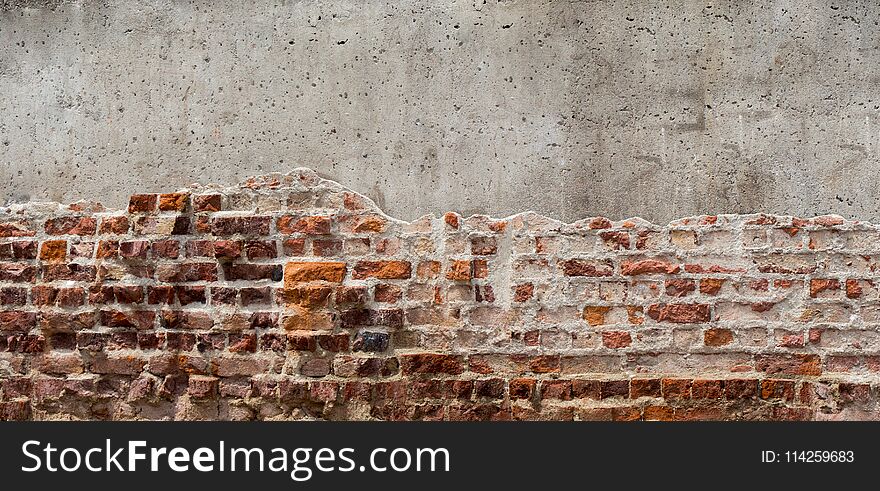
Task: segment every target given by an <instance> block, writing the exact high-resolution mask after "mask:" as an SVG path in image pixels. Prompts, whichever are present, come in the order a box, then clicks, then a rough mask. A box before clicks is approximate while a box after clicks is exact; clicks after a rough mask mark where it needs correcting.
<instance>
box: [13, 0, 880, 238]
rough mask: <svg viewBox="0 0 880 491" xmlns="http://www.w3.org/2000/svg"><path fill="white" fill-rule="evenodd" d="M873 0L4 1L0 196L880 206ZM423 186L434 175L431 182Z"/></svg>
mask: <svg viewBox="0 0 880 491" xmlns="http://www.w3.org/2000/svg"><path fill="white" fill-rule="evenodd" d="M878 22H880V7H878V6H877V2H876V1H875V0H841V1H835V2H827V1H819V0H766V1H760V2H757V1H742V0H706V1H704V0H699V1H697V0H669V1H663V2H650V1H634V0H602V1H574V0H554V1H548V0H504V1H498V0H394V1H387V2H383V1H377V0H329V1H319V0H304V1H290V0H289V1H266V0H220V1H208V0H190V1H179V0H175V1H171V0H152V1H133V0H107V1H101V2H85V1H80V2H76V1H74V2H69V1H63V0H3V1H0V107H2V108H3V112H2V115H0V201H6V200H10V199H11V200H15V201H27V200H29V199H33V200H45V199H49V200H53V201H59V202H71V201H75V200H78V199H91V197H94V196H100V197H101V198H102V199H103V200H104V202H105V203H106V204H108V205H110V206H113V207H115V208H122V207H124V206H125V204H126V200H127V198H128V195H129V194H132V193H135V192H162V191H166V190H168V189H176V188H178V187H182V186H185V185H187V184H189V183H191V182H204V177H203V176H206V175H210V176H212V179H213V180H215V181H216V182H220V183H225V184H227V185H232V184H236V183H238V182H241V181H242V180H244V179H245V178H246V177H248V176H251V175H260V174H265V173H268V172H275V171H281V172H286V171H288V170H289V169H291V168H293V167H296V166H297V165H300V164H302V165H309V166H313V167H314V168H315V169H316V170H318V171H319V172H321V173H322V175H324V176H326V177H329V178H332V179H335V180H337V181H339V182H342V183H343V184H345V185H347V186H349V187H351V188H352V189H354V190H356V191H358V192H361V193H363V194H366V195H367V196H370V197H371V198H373V199H374V200H375V201H376V202H377V203H378V204H379V205H380V206H382V207H383V209H385V210H386V211H387V212H389V213H390V214H392V215H394V216H397V217H401V218H405V219H413V218H416V217H418V216H420V215H421V214H423V213H442V212H444V211H449V210H452V211H458V212H460V213H462V214H464V215H470V214H472V213H486V214H491V215H495V216H507V215H510V214H512V213H516V212H522V211H526V210H534V211H536V212H538V213H542V214H544V215H547V216H550V217H553V218H557V219H560V220H566V221H573V220H577V219H580V218H582V217H585V216H593V215H605V216H610V217H614V218H616V219H619V218H624V217H627V216H642V217H645V218H647V219H649V220H652V221H654V222H656V223H666V222H668V221H670V220H672V219H675V218H678V217H682V216H690V215H695V214H714V213H750V212H765V213H779V214H794V215H799V216H813V215H817V214H825V213H838V214H840V215H842V216H845V217H848V218H858V219H862V220H873V221H880V181H878V180H877V179H876V178H875V176H876V175H877V173H878V170H880V156H878V155H880V154H878V150H880V141H878V135H880V127H878V116H880V84H878V83H877V74H876V70H875V69H874V68H875V67H876V66H878V64H880V29H877V28H876V26H877V25H878ZM414 189H418V190H419V192H412V190H414Z"/></svg>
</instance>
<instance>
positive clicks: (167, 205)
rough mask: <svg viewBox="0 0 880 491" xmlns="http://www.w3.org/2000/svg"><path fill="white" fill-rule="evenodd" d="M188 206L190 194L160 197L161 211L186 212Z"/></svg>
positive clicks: (161, 195)
mask: <svg viewBox="0 0 880 491" xmlns="http://www.w3.org/2000/svg"><path fill="white" fill-rule="evenodd" d="M188 204H189V194H188V193H166V194H160V195H159V210H160V211H185V210H186V207H187V205H188Z"/></svg>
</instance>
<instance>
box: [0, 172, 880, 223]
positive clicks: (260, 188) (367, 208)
mask: <svg viewBox="0 0 880 491" xmlns="http://www.w3.org/2000/svg"><path fill="white" fill-rule="evenodd" d="M175 193H189V194H192V195H210V194H219V195H221V196H223V197H225V198H227V199H229V198H230V197H232V198H235V197H239V198H241V197H243V196H247V197H249V198H250V199H240V200H239V201H240V203H243V204H245V205H247V204H251V205H252V206H250V207H244V206H238V207H235V208H233V209H230V210H224V211H225V212H238V213H245V212H247V213H255V212H267V213H271V212H282V211H285V210H289V209H294V207H290V206H288V204H287V203H286V200H287V199H288V198H289V197H290V196H291V195H292V194H297V193H311V194H313V195H316V196H318V195H323V196H337V197H339V196H343V195H348V196H349V198H348V199H349V200H350V201H351V202H356V203H357V204H356V205H355V206H356V207H357V210H356V211H360V212H370V213H377V214H379V215H380V216H381V217H383V218H385V219H386V220H389V221H392V222H395V223H397V224H399V225H411V224H415V223H418V222H421V221H424V220H433V219H437V218H439V217H440V216H442V217H446V218H448V219H449V220H462V221H465V222H468V221H487V222H492V221H497V222H518V223H521V224H522V225H523V226H527V227H528V228H542V229H545V230H550V231H552V230H556V229H558V230H560V231H563V230H564V229H574V230H576V229H604V228H618V229H619V228H624V229H652V228H658V229H659V228H691V227H707V226H708V227H711V226H717V227H723V226H738V225H739V226H742V225H745V226H761V225H766V226H776V227H798V228H804V227H819V228H823V227H829V226H833V227H837V228H877V227H878V224H873V223H870V222H865V221H860V220H847V219H845V218H844V217H842V216H839V215H819V216H814V217H809V218H802V217H796V216H791V215H772V214H764V213H752V214H718V215H696V216H688V217H682V218H678V219H675V220H672V221H670V222H669V223H668V224H665V225H664V224H656V223H653V222H650V221H648V220H645V219H643V218H641V217H630V218H623V219H618V220H614V219H612V218H606V217H585V218H583V219H580V220H577V221H574V222H571V223H566V222H563V221H559V220H556V219H553V218H549V217H547V216H544V215H541V214H539V213H536V212H533V211H524V212H520V213H516V214H512V215H508V216H506V217H492V216H488V215H482V214H477V215H471V216H469V217H463V216H461V215H459V214H458V213H456V212H454V211H449V212H447V213H442V212H441V214H440V215H437V214H426V215H423V216H422V217H419V218H417V219H414V220H412V221H406V220H401V219H398V218H396V217H393V216H390V215H388V214H386V213H385V212H384V211H383V210H382V209H381V208H380V207H379V206H378V205H376V203H375V202H374V201H373V200H371V199H370V198H368V197H366V196H364V195H362V194H360V193H357V192H355V191H353V190H351V189H349V188H347V187H345V186H343V185H341V184H339V183H338V182H336V181H333V180H330V179H325V178H323V177H321V176H319V175H318V173H317V172H315V171H314V170H312V169H310V168H308V167H298V168H296V169H293V170H292V171H290V172H288V173H271V174H265V175H261V176H254V177H250V178H248V179H246V180H245V181H244V182H242V183H240V184H238V185H234V186H223V185H218V184H205V185H203V184H198V183H194V184H191V185H190V186H187V187H184V188H181V189H177V190H170V189H167V190H156V191H154V190H145V191H144V193H143V194H146V195H161V194H175ZM273 198H275V199H274V200H273ZM328 204H332V205H336V204H340V205H342V203H332V201H329V202H328ZM305 208H309V209H316V208H322V206H320V205H313V206H308V207H300V209H305ZM323 208H328V209H331V208H336V206H323ZM124 211H125V210H124V209H112V208H106V207H104V206H103V205H102V204H101V203H100V201H99V200H98V199H95V200H94V201H89V200H81V201H77V202H74V203H70V204H62V203H58V202H42V201H31V202H25V203H14V204H9V205H7V206H3V207H0V217H2V219H5V220H13V219H15V218H16V217H20V218H25V217H27V216H33V215H48V214H75V213H81V214H90V213H91V214H94V213H100V214H108V215H112V214H118V213H122V212H124Z"/></svg>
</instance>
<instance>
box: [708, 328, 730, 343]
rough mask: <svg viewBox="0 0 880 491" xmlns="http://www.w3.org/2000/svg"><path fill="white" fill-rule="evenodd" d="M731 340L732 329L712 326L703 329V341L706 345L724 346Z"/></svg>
mask: <svg viewBox="0 0 880 491" xmlns="http://www.w3.org/2000/svg"><path fill="white" fill-rule="evenodd" d="M732 342H733V331H731V330H730V329H723V328H712V329H707V330H705V331H703V343H704V344H705V345H706V346H713V347H717V346H725V345H728V344H730V343H732Z"/></svg>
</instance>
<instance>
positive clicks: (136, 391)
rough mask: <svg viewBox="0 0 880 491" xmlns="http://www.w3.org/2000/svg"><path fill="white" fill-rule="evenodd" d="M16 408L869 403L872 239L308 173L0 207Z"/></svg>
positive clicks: (208, 412)
mask: <svg viewBox="0 0 880 491" xmlns="http://www.w3.org/2000/svg"><path fill="white" fill-rule="evenodd" d="M0 237H2V240H0V258H2V262H0V303H2V305H3V307H2V312H0V333H2V336H0V401H2V402H0V417H2V418H4V419H27V418H34V419H55V418H84V419H92V418H114V419H133V418H148V419H160V418H179V419H214V418H220V419H253V418H260V419H275V418H327V419H367V418H377V419H507V418H514V419H534V418H541V419H572V418H574V419H597V418H598V419H625V420H629V419H715V418H723V419H741V418H745V419H753V418H756V419H811V418H841V419H852V418H869V417H874V416H876V414H877V412H876V409H877V407H876V406H877V402H878V398H877V391H878V390H880V387H878V385H877V384H878V373H880V336H878V326H880V287H878V286H877V285H876V284H875V281H874V280H875V277H876V275H877V267H878V260H880V229H878V228H877V227H875V226H872V225H869V224H865V223H859V222H850V221H845V220H843V219H841V218H840V217H836V216H821V217H816V218H813V219H799V218H792V217H779V216H769V215H748V216H737V215H721V216H701V217H694V218H687V219H681V220H677V221H674V222H672V223H670V224H669V225H667V226H657V225H652V224H650V223H648V222H646V221H643V220H641V219H630V220H625V221H619V222H611V221H609V220H608V219H605V218H591V219H585V220H582V221H578V222H574V223H570V224H565V223H561V222H558V221H554V220H551V219H548V218H545V217H542V216H540V215H537V214H533V213H526V214H520V215H515V216H512V217H509V218H505V219H492V218H489V217H487V216H472V217H470V218H463V217H461V216H459V215H456V214H446V215H445V216H442V217H435V216H426V217H423V218H420V219H417V220H415V221H412V222H403V221H399V220H395V219H392V218H390V217H388V216H386V215H385V214H383V213H382V212H381V211H380V210H379V209H378V208H377V207H376V206H375V205H374V204H373V203H372V202H371V201H369V200H368V199H366V198H364V197H363V196H361V195H358V194H355V193H353V192H351V191H349V190H347V189H346V188H343V187H342V186H341V185H339V184H336V183H334V182H331V181H327V180H324V179H321V178H320V177H318V176H317V175H316V174H315V173H314V172H313V171H310V170H307V169H298V170H296V171H294V172H293V173H291V174H287V175H280V174H276V175H268V176H264V177H261V178H255V179H251V180H248V181H247V182H246V183H245V184H243V185H242V186H240V187H235V188H219V187H195V188H192V189H188V190H184V191H182V192H178V193H170V194H160V195H155V194H140V195H134V196H132V197H131V200H130V204H129V207H128V211H127V212H118V211H108V210H104V209H103V208H102V207H101V206H100V205H98V204H93V203H77V204H74V205H70V206H66V207H65V206H61V205H58V204H40V203H31V204H27V205H15V206H13V207H11V208H4V209H2V210H0Z"/></svg>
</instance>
